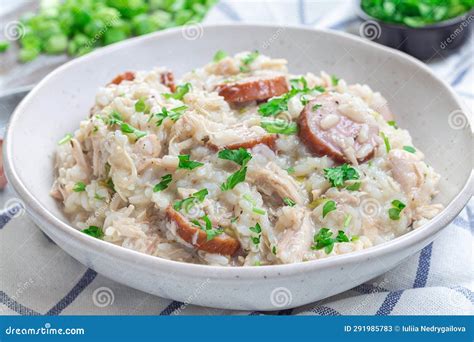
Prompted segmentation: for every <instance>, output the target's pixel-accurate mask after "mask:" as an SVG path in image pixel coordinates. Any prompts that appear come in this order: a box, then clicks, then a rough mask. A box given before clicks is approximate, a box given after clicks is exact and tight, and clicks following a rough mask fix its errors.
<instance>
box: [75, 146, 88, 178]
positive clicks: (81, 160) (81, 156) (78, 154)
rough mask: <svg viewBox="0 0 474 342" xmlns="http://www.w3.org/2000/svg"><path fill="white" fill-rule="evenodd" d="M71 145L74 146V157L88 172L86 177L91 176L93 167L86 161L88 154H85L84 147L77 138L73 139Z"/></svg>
mask: <svg viewBox="0 0 474 342" xmlns="http://www.w3.org/2000/svg"><path fill="white" fill-rule="evenodd" d="M71 147H72V156H73V157H74V160H75V161H76V163H77V165H79V167H80V168H81V169H82V170H83V171H84V173H85V174H86V177H87V178H89V177H90V175H91V169H90V167H89V164H88V163H87V161H86V156H85V155H84V152H82V147H81V144H80V143H79V141H77V139H74V138H73V139H71Z"/></svg>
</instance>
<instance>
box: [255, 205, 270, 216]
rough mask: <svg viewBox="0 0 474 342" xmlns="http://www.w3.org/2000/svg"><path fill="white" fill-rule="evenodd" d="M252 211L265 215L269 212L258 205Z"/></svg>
mask: <svg viewBox="0 0 474 342" xmlns="http://www.w3.org/2000/svg"><path fill="white" fill-rule="evenodd" d="M252 211H253V212H254V213H255V214H258V215H265V214H266V213H267V212H266V211H265V210H264V209H262V208H258V207H253V208H252Z"/></svg>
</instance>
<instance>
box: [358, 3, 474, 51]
mask: <svg viewBox="0 0 474 342" xmlns="http://www.w3.org/2000/svg"><path fill="white" fill-rule="evenodd" d="M359 16H360V17H361V18H362V19H363V20H364V21H365V22H364V23H363V24H362V26H361V29H360V34H361V35H362V36H365V37H366V38H369V39H371V40H374V41H376V42H378V43H381V44H384V45H387V46H390V47H393V48H396V49H398V50H401V51H404V52H406V53H408V54H410V55H412V56H414V57H417V58H419V59H422V60H429V59H431V58H435V57H436V56H437V55H447V54H449V53H450V52H452V51H453V50H455V49H457V48H458V47H460V46H461V45H462V44H463V43H464V42H465V41H466V40H467V38H468V37H469V33H470V30H471V28H472V23H473V22H474V0H361V1H360V6H359Z"/></svg>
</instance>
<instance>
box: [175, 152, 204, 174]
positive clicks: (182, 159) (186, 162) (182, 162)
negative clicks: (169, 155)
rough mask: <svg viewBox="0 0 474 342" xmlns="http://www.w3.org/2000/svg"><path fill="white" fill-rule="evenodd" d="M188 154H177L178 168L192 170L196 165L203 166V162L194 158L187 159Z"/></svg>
mask: <svg viewBox="0 0 474 342" xmlns="http://www.w3.org/2000/svg"><path fill="white" fill-rule="evenodd" d="M189 158H190V156H189V154H181V155H179V156H178V159H179V164H178V169H187V170H193V169H195V168H197V167H200V166H203V165H204V163H200V162H197V161H194V160H190V159H189Z"/></svg>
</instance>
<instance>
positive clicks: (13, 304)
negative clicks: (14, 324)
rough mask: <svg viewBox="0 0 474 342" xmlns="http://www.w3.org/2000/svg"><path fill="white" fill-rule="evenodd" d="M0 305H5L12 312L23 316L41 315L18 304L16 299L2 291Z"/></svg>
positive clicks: (0, 292)
mask: <svg viewBox="0 0 474 342" xmlns="http://www.w3.org/2000/svg"><path fill="white" fill-rule="evenodd" d="M0 303H2V304H3V305H5V306H6V307H7V308H9V309H10V310H12V311H15V312H16V313H17V314H19V315H23V316H40V315H41V314H40V313H39V312H36V311H35V310H32V309H30V308H27V307H26V306H24V305H22V304H20V303H18V302H17V301H16V300H15V299H13V298H11V297H10V296H8V295H7V294H6V293H5V292H3V291H0Z"/></svg>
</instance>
